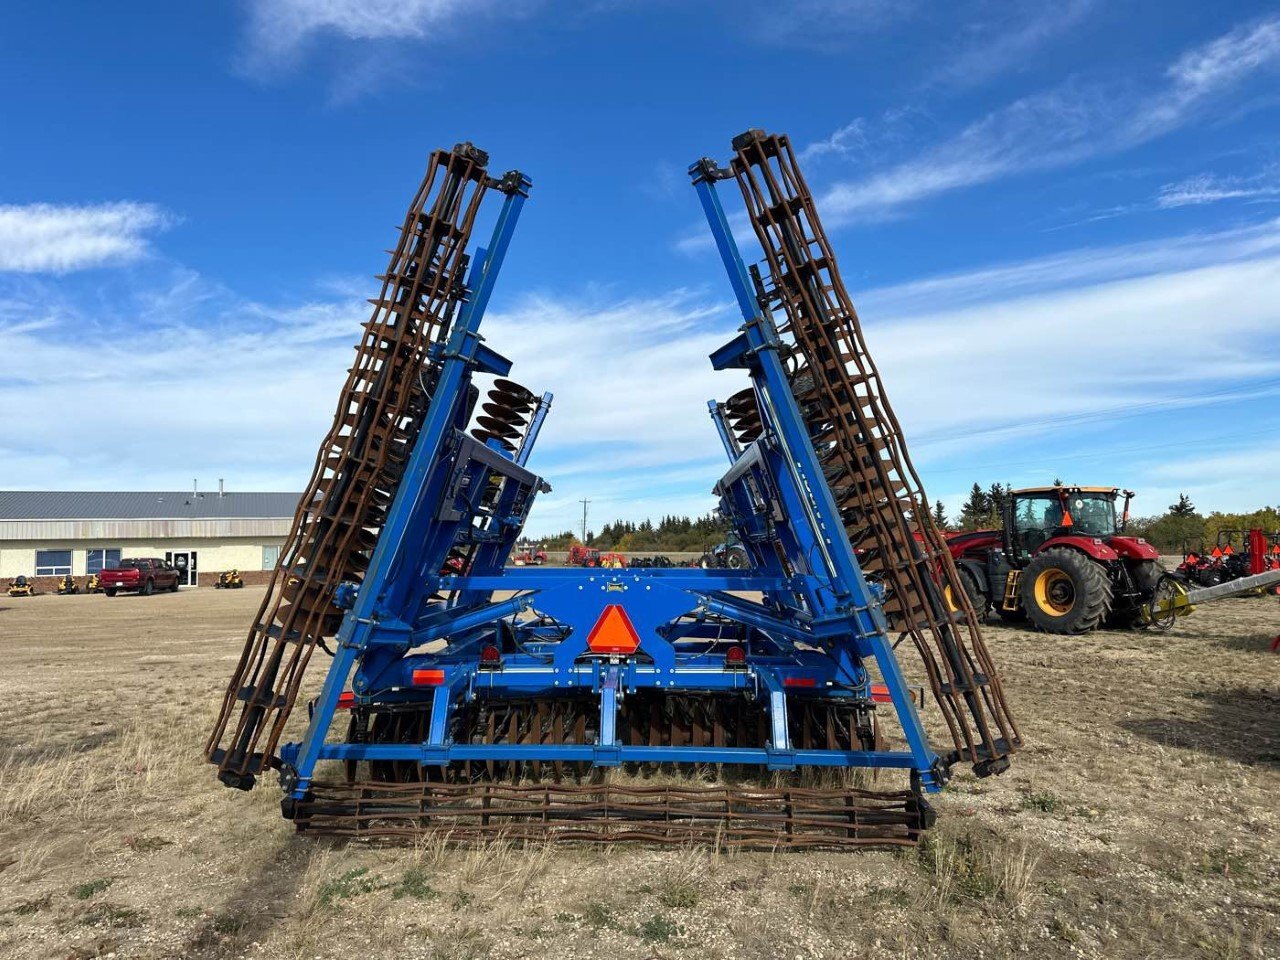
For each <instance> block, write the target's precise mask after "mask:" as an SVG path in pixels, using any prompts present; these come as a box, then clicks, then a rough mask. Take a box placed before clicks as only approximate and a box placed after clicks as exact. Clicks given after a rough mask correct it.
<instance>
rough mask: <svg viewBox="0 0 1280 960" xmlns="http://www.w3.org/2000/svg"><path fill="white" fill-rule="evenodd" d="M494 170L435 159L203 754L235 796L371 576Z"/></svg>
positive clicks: (267, 755) (468, 159)
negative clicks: (371, 559) (430, 355)
mask: <svg viewBox="0 0 1280 960" xmlns="http://www.w3.org/2000/svg"><path fill="white" fill-rule="evenodd" d="M486 163H487V157H486V156H485V154H484V153H483V151H480V150H477V149H476V148H474V147H472V146H471V145H470V144H461V145H459V146H458V147H455V148H454V149H453V150H452V151H437V152H436V153H435V154H433V155H432V157H431V161H430V163H429V164H428V167H427V173H426V176H425V177H424V179H423V182H422V184H421V186H420V187H419V189H418V192H417V194H416V195H415V197H414V199H413V202H412V204H411V205H410V208H409V212H408V214H407V215H406V217H405V221H404V224H403V227H402V228H401V234H400V239H399V242H398V243H397V245H396V248H395V251H394V253H393V254H392V259H391V263H390V265H389V267H388V269H387V272H386V273H385V274H383V275H382V277H380V279H381V280H382V281H383V288H382V292H381V294H380V295H379V296H378V297H376V298H374V300H373V301H372V303H373V305H374V312H373V315H372V317H371V318H370V320H369V321H368V322H367V323H366V324H365V325H364V327H365V333H364V336H363V337H362V339H361V342H360V344H359V345H358V346H357V348H356V361H355V363H354V364H353V365H352V367H351V369H350V371H349V372H348V377H347V383H346V385H345V387H344V388H343V390H342V393H341V394H340V399H339V403H338V410H337V412H336V414H335V416H334V424H333V427H332V428H331V429H330V431H329V434H328V435H327V436H326V438H325V440H324V442H323V443H322V444H321V448H320V453H319V455H318V456H317V459H316V465H315V468H314V469H313V471H312V475H311V480H310V482H309V484H308V486H307V488H306V492H305V493H304V495H303V497H302V500H301V503H300V505H299V507H298V512H297V514H296V515H295V517H294V522H293V530H292V533H291V534H290V536H289V538H288V540H287V541H286V543H285V546H284V549H283V550H282V551H281V560H280V563H279V565H278V566H277V569H276V570H275V572H274V573H273V575H272V580H271V585H270V588H269V590H268V592H267V595H266V597H265V598H264V600H263V603H262V606H261V607H260V609H259V612H258V617H257V620H256V623H255V625H254V627H253V628H252V630H251V631H250V634H249V637H248V639H247V641H246V643H245V647H244V651H243V652H242V654H241V658H240V661H239V663H238V665H237V669H236V671H235V673H234V675H233V677H232V679H231V682H230V684H229V685H228V687H227V691H226V694H225V696H224V698H223V703H222V707H221V710H220V712H219V716H218V720H217V722H216V724H215V726H214V729H213V731H212V733H211V735H210V737H209V740H208V743H207V744H206V754H207V755H208V757H209V759H210V760H212V761H213V762H215V763H217V764H218V766H219V769H220V776H221V777H222V778H223V779H224V780H225V781H226V782H228V783H230V784H232V785H241V786H245V787H248V786H252V784H253V779H254V776H255V774H257V773H260V772H261V771H262V770H263V769H265V767H266V766H267V765H268V764H269V763H270V762H271V761H272V757H273V754H274V751H275V749H276V745H277V744H278V742H279V739H280V736H281V734H282V733H283V731H284V725H285V723H286V722H287V720H288V718H289V714H290V712H291V710H292V707H293V703H294V701H295V699H296V698H297V694H298V689H299V685H300V684H301V682H302V677H303V674H304V672H305V670H306V666H307V663H308V662H309V660H310V658H311V655H312V653H313V651H314V649H315V646H316V645H317V642H318V641H319V640H321V639H322V638H323V637H326V636H331V635H332V634H333V633H335V632H336V630H337V627H338V625H339V624H340V622H341V615H340V611H338V610H337V609H336V608H335V607H333V606H332V602H331V601H332V597H333V593H334V590H335V589H336V588H337V585H338V584H339V583H340V582H342V581H343V580H351V581H355V582H358V581H359V580H360V579H361V576H362V573H363V570H364V569H365V567H367V563H368V551H369V550H370V549H371V544H372V541H373V538H374V536H375V535H376V532H377V529H378V527H379V526H380V525H381V523H382V521H383V520H384V519H385V513H386V504H387V503H388V502H389V500H390V497H391V495H392V494H393V493H394V491H395V488H396V485H397V483H398V479H399V475H400V472H401V471H402V469H403V464H404V462H405V460H406V459H407V456H408V451H409V449H410V448H411V446H412V443H413V439H414V436H415V433H416V429H417V424H418V423H419V422H420V418H421V416H422V414H423V412H424V411H425V409H426V406H427V403H428V402H429V394H428V392H427V391H426V390H425V389H424V381H427V382H429V380H430V377H431V374H430V373H429V372H427V373H425V374H424V373H423V368H424V366H425V365H426V363H427V355H426V350H427V348H428V346H429V345H430V344H432V343H434V342H438V341H439V340H441V339H442V338H443V337H444V335H445V334H446V333H447V331H448V329H449V326H450V324H451V323H452V321H453V318H454V316H455V314H456V312H457V309H458V305H459V303H460V302H461V296H462V295H463V292H464V287H463V277H464V275H465V271H466V267H467V255H466V252H465V250H466V244H467V242H468V240H469V238H470V234H471V230H472V227H473V225H474V221H475V217H476V213H477V211H478V210H479V206H480V203H481V201H482V200H483V198H484V195H485V191H486V189H487V187H488V185H489V182H488V177H487V173H486V171H485V164H486Z"/></svg>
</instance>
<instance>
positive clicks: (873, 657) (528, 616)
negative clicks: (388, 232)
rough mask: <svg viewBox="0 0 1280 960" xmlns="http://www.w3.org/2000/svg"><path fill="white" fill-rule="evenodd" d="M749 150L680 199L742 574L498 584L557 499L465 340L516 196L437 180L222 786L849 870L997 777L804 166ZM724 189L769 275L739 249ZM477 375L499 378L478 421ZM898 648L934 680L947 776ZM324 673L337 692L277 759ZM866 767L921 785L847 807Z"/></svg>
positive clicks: (271, 608) (263, 640) (924, 534)
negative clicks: (716, 389) (810, 855)
mask: <svg viewBox="0 0 1280 960" xmlns="http://www.w3.org/2000/svg"><path fill="white" fill-rule="evenodd" d="M735 149H736V150H737V153H736V155H735V157H734V159H733V161H732V163H731V164H730V166H729V168H727V169H721V168H720V167H718V166H717V165H715V164H714V163H712V162H710V161H705V160H704V161H700V162H699V163H697V164H695V165H694V166H693V167H692V168H691V171H690V172H691V176H692V179H693V183H694V186H695V189H696V191H697V194H698V196H699V198H700V199H701V202H702V206H703V209H704V211H705V212H706V214H707V219H708V223H709V225H710V229H711V231H712V234H713V236H714V238H715V241H716V245H717V248H718V249H719V252H720V255H721V259H722V260H723V262H724V266H725V268H726V270H727V271H728V275H729V282H730V285H731V287H732V288H733V290H734V293H735V295H736V297H737V301H738V305H739V307H740V308H741V311H742V316H743V320H744V324H743V326H742V328H741V330H740V332H739V333H738V335H737V336H736V337H734V338H733V339H732V340H731V341H730V342H729V343H727V344H726V345H725V346H724V347H722V348H721V349H720V350H718V351H716V352H715V353H714V354H713V355H712V357H711V362H712V364H713V366H714V367H715V368H717V369H722V370H725V369H732V370H738V371H741V372H742V373H743V374H744V375H745V376H746V377H747V378H748V380H749V386H748V387H747V388H746V389H745V390H743V391H740V392H739V393H737V394H735V395H734V397H733V398H731V400H730V401H729V402H727V403H726V404H717V403H715V402H714V401H713V402H712V403H711V404H710V410H711V414H712V421H713V424H714V426H715V428H716V429H717V430H718V432H719V434H720V436H721V439H722V441H723V443H724V447H725V451H726V453H727V455H728V458H729V461H730V466H729V469H728V472H727V473H725V474H724V476H723V477H722V478H721V479H720V481H719V482H718V483H717V484H716V486H715V492H716V494H717V496H718V497H719V499H720V510H721V512H722V513H723V515H724V516H725V517H726V518H727V519H728V520H729V521H730V522H731V523H732V525H733V527H734V528H735V532H736V534H737V537H738V539H739V540H740V542H741V543H742V545H743V549H744V550H745V552H746V553H747V555H748V556H749V558H750V562H749V564H748V565H747V566H746V567H744V568H742V569H697V568H693V569H691V568H676V567H644V568H634V569H616V570H614V569H608V570H606V569H599V568H578V567H567V568H551V567H546V566H539V567H530V566H511V567H508V566H507V560H508V559H509V557H510V556H511V551H512V549H513V547H514V545H515V544H516V542H517V540H518V539H519V537H520V534H521V531H522V528H523V525H524V521H525V518H526V517H527V515H528V512H529V509H530V507H531V506H532V504H533V502H534V499H535V497H536V496H537V494H538V493H540V492H544V491H546V490H548V489H549V487H548V486H547V484H546V482H545V481H544V480H543V479H542V478H541V477H539V476H538V475H536V474H534V473H532V472H530V470H529V455H530V452H531V450H532V448H533V444H534V441H535V440H536V437H537V434H538V429H539V427H540V425H541V423H542V419H543V417H545V416H546V415H547V412H548V410H549V408H550V404H551V399H552V398H551V395H550V394H544V395H542V396H541V397H539V396H537V395H535V394H534V393H532V392H531V391H529V390H527V389H525V388H524V387H521V386H519V385H517V384H515V383H514V382H513V381H511V380H509V379H507V377H508V375H509V372H510V368H511V363H510V361H508V360H506V359H504V358H503V357H502V356H501V355H500V354H498V353H496V352H495V351H493V350H492V349H491V348H489V347H488V346H487V345H485V344H484V343H483V342H482V340H481V338H480V336H479V327H480V323H481V320H482V319H483V316H484V312H485V307H486V305H487V303H488V300H489V296H490V294H491V292H492V290H493V287H494V283H495V281H496V279H497V275H498V270H499V268H500V267H501V264H502V261H503V257H504V256H505V253H506V250H507V247H508V245H509V242H510V240H511V236H512V231H513V229H514V227H515V223H516V220H517V218H518V215H519V213H520V209H521V207H522V205H523V203H524V201H525V198H526V196H527V195H528V192H529V189H530V183H529V181H528V180H527V179H526V178H524V177H523V176H522V175H520V174H518V173H511V174H507V175H506V176H504V177H502V178H491V177H490V176H489V175H488V174H487V173H485V171H484V166H485V160H486V158H485V157H484V155H483V154H482V153H481V152H480V151H477V150H475V149H474V148H472V147H470V146H469V145H464V146H463V147H460V148H455V150H454V151H449V152H441V153H438V154H436V155H435V156H434V157H433V159H432V163H431V167H430V169H429V170H428V175H427V179H426V182H424V185H423V187H422V189H421V190H420V191H419V193H418V196H417V197H416V198H415V201H414V205H413V206H412V207H411V209H410V212H409V216H408V218H407V220H406V223H405V229H404V234H403V236H402V238H401V242H400V244H399V246H398V248H397V252H396V254H395V255H394V257H393V261H392V267H391V269H390V270H389V271H388V274H387V276H386V277H385V278H384V283H385V284H386V286H385V287H384V291H383V294H382V296H381V297H379V298H377V299H376V300H375V301H374V305H375V311H374V317H373V319H372V320H371V321H370V323H369V324H368V325H367V331H368V332H367V334H366V337H365V338H364V341H363V342H362V345H361V347H360V348H359V350H358V360H357V364H356V366H355V367H353V370H352V374H351V378H350V379H349V380H348V385H347V388H346V390H345V391H344V394H343V399H342V401H341V403H340V406H339V411H338V414H337V416H336V417H335V422H334V427H333V430H332V431H331V433H330V435H329V437H328V438H326V441H325V443H324V445H323V447H322V451H321V456H320V460H319V462H318V464H317V468H316V472H315V474H314V476H313V480H312V484H311V487H310V489H309V490H308V493H307V494H306V496H305V497H304V499H303V502H302V505H301V507H300V508H299V515H298V518H297V522H296V524H295V531H294V535H293V537H292V538H291V539H290V542H289V546H288V548H287V549H286V550H285V551H284V552H283V553H282V559H281V562H280V568H279V569H278V570H277V572H276V575H275V580H274V581H273V585H272V588H271V590H270V591H269V592H268V596H267V599H266V601H265V603H264V606H263V608H262V611H261V613H260V615H259V618H258V622H257V625H256V626H255V627H254V629H253V631H252V632H251V634H250V637H249V641H248V643H247V645H246V649H245V654H244V656H243V658H242V660H241V663H240V666H239V668H238V670H237V672H236V675H235V676H234V677H233V679H232V682H231V685H230V686H229V688H228V690H227V694H226V698H225V700H224V704H223V710H222V714H221V716H220V718H219V721H218V725H217V727H216V729H215V731H214V734H213V737H212V738H211V740H210V744H209V752H208V755H209V759H210V760H212V761H213V762H215V763H217V764H218V766H219V775H220V777H221V779H222V780H223V781H224V782H225V783H227V784H228V785H231V786H237V787H241V788H245V789H247V788H249V787H252V786H253V784H254V781H255V778H256V777H257V775H259V774H261V773H262V772H264V771H265V770H267V769H274V770H276V771H278V773H279V775H280V779H281V782H282V785H283V788H284V792H285V796H284V799H283V804H282V805H283V811H284V814H285V816H286V817H289V818H292V819H293V820H294V822H295V824H296V826H297V828H298V829H299V830H302V831H307V832H314V833H327V834H340V835H353V836H355V835H358V836H414V835H420V834H422V833H427V832H438V833H447V834H448V835H449V836H450V837H451V838H452V839H454V840H458V841H465V840H471V839H475V838H482V837H489V836H503V837H506V838H509V839H530V838H549V839H569V840H579V839H580V840H592V841H604V840H639V841H646V842H657V843H662V842H666V843H686V842H691V841H692V842H699V841H702V842H714V843H719V844H723V845H739V846H770V847H772V846H790V847H804V846H831V847H841V846H856V845H865V844H909V843H913V842H915V840H916V839H918V837H919V836H920V834H921V832H922V831H923V830H925V829H927V828H928V827H929V826H930V824H931V823H932V819H933V813H932V809H931V807H930V805H929V803H928V801H927V799H926V794H928V793H930V792H934V791H937V790H939V789H941V788H942V786H943V784H944V783H945V782H946V780H947V778H948V776H949V775H950V770H951V767H952V766H953V765H954V764H955V763H956V762H958V761H959V760H961V759H965V760H968V761H970V762H972V763H973V764H974V768H975V770H976V771H977V772H978V773H979V774H982V775H985V774H989V773H998V772H1000V771H1001V770H1002V769H1003V768H1004V767H1005V766H1007V764H1008V759H1007V755H1008V753H1009V752H1010V751H1012V750H1013V749H1014V748H1015V747H1016V746H1017V742H1018V741H1017V734H1016V731H1015V730H1014V728H1013V724H1012V720H1011V719H1010V718H1009V716H1008V713H1007V710H1006V708H1005V705H1004V702H1003V698H1002V696H1001V693H1000V687H999V681H998V678H997V677H996V674H995V670H994V668H993V667H992V665H991V664H990V662H989V659H988V657H987V655H986V652H985V650H984V648H983V646H982V642H981V637H980V636H979V634H978V631H977V625H976V620H975V618H974V616H973V613H972V611H971V610H969V609H967V608H962V609H954V608H953V606H952V605H950V604H948V603H946V602H944V599H943V598H944V596H945V595H949V594H948V593H947V591H946V586H947V585H948V584H949V583H951V582H952V581H953V580H954V577H955V571H954V568H953V567H952V566H951V562H950V556H949V554H948V552H947V551H946V549H945V548H944V547H942V545H941V541H940V540H939V538H938V535H937V533H936V532H935V531H934V530H933V529H932V527H931V526H929V524H928V522H927V519H926V518H927V516H928V511H927V509H925V508H924V506H923V505H924V504H925V503H926V502H927V501H925V500H924V499H923V492H922V491H920V489H919V484H918V481H917V480H916V479H915V476H914V473H912V472H911V469H910V464H909V462H908V461H907V460H906V453H905V449H903V446H902V442H901V438H900V437H899V435H898V431H897V425H896V422H894V421H893V418H892V413H891V412H890V411H889V408H888V405H887V403H886V402H885V401H884V398H883V392H882V391H881V390H880V388H879V383H878V377H877V376H876V374H875V371H874V368H873V367H872V366H871V365H870V360H869V359H868V358H867V357H866V353H865V349H864V348H863V345H862V343H861V334H860V331H859V330H858V327H857V322H856V318H855V317H854V315H853V310H852V307H851V306H850V305H849V304H848V302H847V295H846V294H844V292H843V287H841V286H840V285H839V279H838V276H836V274H835V263H834V259H833V258H832V257H831V256H830V253H829V251H827V250H826V248H825V244H826V241H825V238H824V237H823V236H822V234H821V229H820V227H819V225H818V221H817V217H816V214H814V213H813V211H812V200H811V198H809V195H808V193H807V190H805V188H804V186H803V181H801V180H800V179H799V174H798V172H796V171H795V168H794V160H793V159H792V158H791V156H790V148H789V147H788V146H787V144H786V141H785V139H782V138H772V137H764V136H763V135H761V134H755V133H752V134H749V135H744V137H743V138H739V140H738V141H737V142H736V143H735ZM780 158H783V159H785V161H786V165H785V166H784V167H783V169H782V172H781V173H778V172H777V171H776V170H775V169H774V166H776V163H777V162H779V161H780ZM771 165H774V166H771ZM766 167H768V168H769V169H768V170H767V171H766V169H765V168H766ZM725 179H736V180H737V181H738V182H739V184H740V185H741V186H742V188H743V193H744V196H745V197H746V198H747V201H748V210H749V213H750V215H751V218H752V223H753V225H755V226H756V229H757V234H758V236H759V237H760V239H761V241H762V242H763V243H764V250H765V261H764V267H763V268H760V267H753V268H752V269H750V270H748V269H747V268H746V267H745V266H744V263H743V260H742V258H741V256H740V254H739V252H738V249H737V245H736V243H735V240H734V238H733V236H732V234H731V232H730V231H729V229H728V227H727V222H726V219H725V215H724V212H723V210H722V208H721V206H720V201H719V198H718V196H717V193H716V186H717V183H718V182H720V181H722V180H725ZM490 191H494V192H497V193H500V194H502V195H503V201H502V209H501V211H500V212H499V213H498V216H497V221H496V225H495V227H494V230H493V236H492V239H491V240H490V242H489V246H488V248H487V249H486V250H482V251H478V252H477V254H476V255H475V258H474V262H473V263H471V265H470V268H469V269H467V262H468V261H467V255H466V253H465V247H466V244H467V242H468V238H469V235H470V233H471V228H472V224H473V222H474V220H475V212H476V208H477V207H478V205H479V203H480V201H481V199H482V197H483V196H484V195H485V194H486V193H488V192H490ZM753 204H754V205H753ZM464 277H465V280H464V279H463V278H464ZM775 308H777V309H778V312H779V320H777V321H776V320H775V319H774V309H775ZM357 374H358V375H357ZM477 375H492V376H496V377H498V378H499V379H497V380H496V381H494V385H493V387H492V389H491V390H490V393H489V399H488V400H487V401H486V402H485V403H484V404H483V405H481V411H482V412H479V413H478V412H477V411H476V409H475V408H476V406H477V402H478V389H477V386H476V385H474V384H473V382H472V381H473V379H474V378H475V377H476V376H477ZM473 423H474V426H472V427H471V432H470V433H468V432H467V431H468V427H469V426H471V425H472V424H473ZM710 436H711V431H709V432H708V437H709V438H710ZM951 593H956V594H959V593H960V592H959V591H951ZM960 595H961V596H962V594H960ZM895 635H901V637H906V636H910V637H911V638H912V642H913V644H914V647H915V649H917V650H918V651H919V652H920V653H921V654H922V656H923V667H924V669H923V673H924V675H925V676H926V677H927V682H928V685H929V687H930V688H931V689H932V692H933V695H934V699H935V700H936V701H937V703H938V704H940V705H941V708H942V716H943V719H944V721H945V723H946V726H947V729H948V731H949V733H950V735H951V737H952V740H953V741H954V749H952V750H949V751H948V752H946V753H945V754H944V755H941V756H940V755H939V754H937V753H935V752H934V750H933V749H932V748H931V747H930V744H929V740H928V738H927V736H926V734H925V731H924V728H923V726H922V724H921V720H920V716H919V713H918V704H917V702H916V700H915V699H914V698H913V692H914V690H913V687H912V686H911V684H910V682H909V681H908V678H907V676H906V675H905V674H904V672H903V670H902V668H901V666H900V665H899V663H898V661H897V659H896V657H895V653H894V646H895ZM330 640H332V647H330V646H329V642H328V641H330ZM317 646H321V647H322V648H323V649H325V650H326V652H328V653H330V654H331V656H332V659H331V661H330V662H329V667H328V672H327V674H326V675H325V678H324V682H323V685H322V686H321V688H320V691H319V693H318V694H317V695H316V696H315V698H314V699H313V700H311V702H310V703H309V705H308V711H309V717H308V722H307V724H306V728H305V731H304V732H303V733H302V737H301V739H300V740H299V741H297V742H290V743H280V740H281V737H282V734H283V732H284V727H285V723H286V721H287V720H288V718H289V715H290V711H291V710H292V707H293V704H294V701H295V699H296V698H297V696H298V690H299V688H300V682H301V679H302V671H303V669H304V668H305V666H306V662H307V660H308V659H309V657H310V655H311V653H312V652H313V650H314V648H315V647H317ZM884 713H889V714H891V715H892V718H893V720H895V721H896V724H892V726H894V727H896V729H895V730H894V731H893V732H892V733H891V734H890V733H889V731H888V730H887V727H888V726H890V725H889V724H882V722H881V717H882V714H884ZM340 716H341V717H344V718H345V731H342V730H341V729H335V727H339V728H340V726H341V725H340V724H339V723H338V718H339V717H340ZM889 736H892V738H893V743H892V744H890V742H889V739H888V737H889ZM857 768H864V769H871V770H893V769H897V770H899V771H904V772H905V773H906V775H907V776H906V782H905V783H903V784H902V787H901V789H892V790H885V789H879V790H872V789H865V788H864V786H854V785H853V783H854V782H855V778H852V777H850V776H848V775H847V774H848V772H849V771H851V770H854V769H857Z"/></svg>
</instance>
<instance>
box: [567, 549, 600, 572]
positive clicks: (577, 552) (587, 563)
mask: <svg viewBox="0 0 1280 960" xmlns="http://www.w3.org/2000/svg"><path fill="white" fill-rule="evenodd" d="M565 563H566V564H568V565H569V566H571V567H598V566H600V551H599V550H597V549H595V548H594V547H584V546H583V545H582V544H580V543H575V544H573V545H572V546H570V547H569V556H568V558H567V559H566V560H565Z"/></svg>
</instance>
